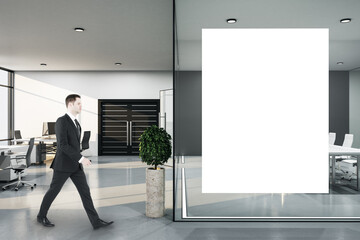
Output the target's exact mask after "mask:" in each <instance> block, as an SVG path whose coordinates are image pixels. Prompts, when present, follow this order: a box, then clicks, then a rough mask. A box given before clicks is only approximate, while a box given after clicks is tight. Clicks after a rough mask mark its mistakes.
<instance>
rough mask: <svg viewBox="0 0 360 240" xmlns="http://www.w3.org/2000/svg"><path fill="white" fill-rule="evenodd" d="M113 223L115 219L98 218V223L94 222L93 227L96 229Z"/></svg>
mask: <svg viewBox="0 0 360 240" xmlns="http://www.w3.org/2000/svg"><path fill="white" fill-rule="evenodd" d="M113 223H114V221H110V222H105V221H104V220H101V219H99V220H97V222H96V224H94V226H93V228H94V229H99V228H101V227H106V226H109V225H111V224H113Z"/></svg>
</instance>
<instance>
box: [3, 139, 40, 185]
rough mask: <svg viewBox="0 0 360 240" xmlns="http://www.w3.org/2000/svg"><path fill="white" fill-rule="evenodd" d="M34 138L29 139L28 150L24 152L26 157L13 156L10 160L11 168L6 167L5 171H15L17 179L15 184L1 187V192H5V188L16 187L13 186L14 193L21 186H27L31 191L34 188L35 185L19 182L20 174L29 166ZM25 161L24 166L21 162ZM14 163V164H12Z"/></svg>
mask: <svg viewBox="0 0 360 240" xmlns="http://www.w3.org/2000/svg"><path fill="white" fill-rule="evenodd" d="M34 140H35V139H34V138H31V139H30V141H29V148H28V150H27V152H26V155H14V157H13V158H12V159H10V161H11V166H10V167H7V168H5V169H12V170H14V171H15V173H16V175H17V177H18V180H17V181H16V182H13V183H10V184H7V185H5V186H3V187H2V190H6V188H7V187H9V186H12V185H16V186H15V188H14V189H15V191H18V190H19V187H20V186H23V185H28V186H30V187H31V189H33V188H34V186H36V184H31V183H30V182H27V181H22V180H21V174H22V173H23V172H24V170H25V169H26V168H28V167H29V166H30V164H31V159H30V155H31V152H32V150H33V148H34ZM24 159H26V164H23V161H22V160H24ZM13 162H14V164H13Z"/></svg>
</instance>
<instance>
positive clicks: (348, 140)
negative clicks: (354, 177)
mask: <svg viewBox="0 0 360 240" xmlns="http://www.w3.org/2000/svg"><path fill="white" fill-rule="evenodd" d="M353 141H354V135H353V134H345V137H344V142H343V144H342V146H343V147H348V148H351V147H352V144H353ZM350 158H351V156H336V157H335V161H336V165H335V171H336V172H337V173H340V174H346V173H347V172H348V171H347V170H344V166H345V168H347V166H346V164H353V161H350V162H348V161H347V162H345V165H344V164H340V163H339V162H343V161H344V160H351V159H350ZM342 178H343V177H342Z"/></svg>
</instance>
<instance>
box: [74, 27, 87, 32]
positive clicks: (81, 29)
mask: <svg viewBox="0 0 360 240" xmlns="http://www.w3.org/2000/svg"><path fill="white" fill-rule="evenodd" d="M74 30H75V32H83V31H85V29H83V28H79V27H77V28H74Z"/></svg>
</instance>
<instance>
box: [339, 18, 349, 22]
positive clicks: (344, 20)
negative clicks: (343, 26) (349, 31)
mask: <svg viewBox="0 0 360 240" xmlns="http://www.w3.org/2000/svg"><path fill="white" fill-rule="evenodd" d="M340 22H341V23H349V22H351V18H343V19H341V20H340Z"/></svg>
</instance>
